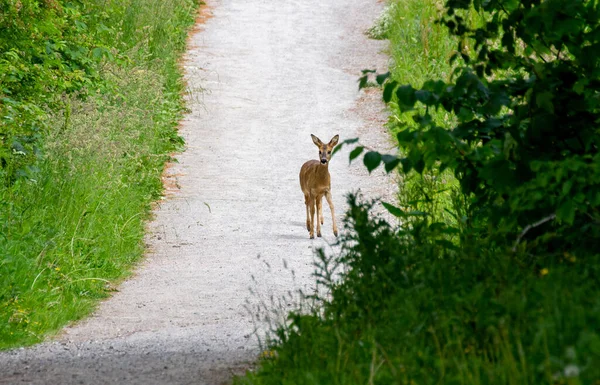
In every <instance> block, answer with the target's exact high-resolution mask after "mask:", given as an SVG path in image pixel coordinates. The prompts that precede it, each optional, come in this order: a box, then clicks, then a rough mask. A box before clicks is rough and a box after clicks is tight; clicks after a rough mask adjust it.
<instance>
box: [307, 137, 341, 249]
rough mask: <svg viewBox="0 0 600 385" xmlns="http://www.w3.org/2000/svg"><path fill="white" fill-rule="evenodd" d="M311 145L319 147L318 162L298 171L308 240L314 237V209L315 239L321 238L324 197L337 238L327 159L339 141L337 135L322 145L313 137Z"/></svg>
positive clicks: (309, 162) (313, 161)
mask: <svg viewBox="0 0 600 385" xmlns="http://www.w3.org/2000/svg"><path fill="white" fill-rule="evenodd" d="M310 136H311V137H312V140H313V143H314V144H315V145H316V146H317V147H319V160H309V161H308V162H305V163H304V164H303V165H302V168H301V169H300V188H302V192H303V193H304V203H305V204H306V229H307V230H308V233H309V234H310V239H313V238H314V237H315V233H314V227H315V226H314V223H315V207H316V209H317V213H316V214H317V215H316V218H317V237H320V236H321V225H322V224H323V210H322V203H323V202H322V199H323V196H325V199H327V203H328V204H329V208H330V209H331V218H332V220H333V234H334V235H335V236H336V237H337V235H338V230H337V225H336V224H335V212H334V210H333V202H332V201H331V177H330V176H329V159H331V151H332V150H333V148H334V147H335V145H336V144H337V142H338V140H339V138H340V137H339V135H336V136H334V137H333V138H331V140H330V141H329V143H327V144H324V143H323V142H321V140H320V139H319V138H317V137H316V136H314V135H312V134H311V135H310Z"/></svg>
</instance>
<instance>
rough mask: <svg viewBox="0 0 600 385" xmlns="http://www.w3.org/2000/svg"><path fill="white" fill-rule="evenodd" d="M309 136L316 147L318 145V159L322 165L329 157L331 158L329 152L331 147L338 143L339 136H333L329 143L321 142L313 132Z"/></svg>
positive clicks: (331, 149)
mask: <svg viewBox="0 0 600 385" xmlns="http://www.w3.org/2000/svg"><path fill="white" fill-rule="evenodd" d="M310 136H311V138H312V140H313V143H314V144H315V145H316V146H317V147H319V161H320V162H321V164H323V165H324V164H327V163H329V159H331V152H332V151H333V148H334V147H335V145H336V144H337V143H338V140H339V139H340V136H339V135H336V136H334V137H333V138H331V140H330V141H329V143H323V142H321V139H319V138H317V137H316V136H314V135H313V134H310Z"/></svg>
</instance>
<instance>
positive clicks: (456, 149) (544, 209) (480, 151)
mask: <svg viewBox="0 0 600 385" xmlns="http://www.w3.org/2000/svg"><path fill="white" fill-rule="evenodd" d="M470 6H473V7H474V9H475V10H476V11H477V12H480V13H482V14H483V16H482V19H483V20H486V21H485V22H484V23H483V25H482V26H479V27H472V26H471V25H470V24H469V21H468V19H466V18H465V17H464V16H463V14H465V13H466V12H468V9H469V7H470ZM599 16H600V7H599V6H598V5H597V4H596V3H594V2H587V1H575V2H568V4H566V3H565V2H564V1H545V2H541V3H540V2H536V1H519V2H510V3H509V4H505V3H504V2H495V1H491V2H483V3H481V2H479V1H474V2H471V1H449V2H448V11H447V13H446V15H445V16H444V18H443V20H442V22H443V23H444V24H445V25H446V26H448V27H449V29H450V30H451V31H452V33H454V34H455V35H456V36H458V37H459V39H460V40H459V43H458V49H457V52H456V53H455V54H454V55H453V57H452V59H456V58H458V57H461V58H462V59H463V60H464V62H465V63H466V64H465V65H461V66H459V67H458V68H457V69H456V70H455V75H456V76H455V79H454V81H451V82H446V81H444V80H430V81H427V82H426V83H425V84H423V87H422V88H421V89H415V88H413V87H412V86H410V85H403V86H398V83H397V82H396V81H394V80H391V81H389V82H387V83H386V85H385V90H384V98H385V99H386V100H387V101H389V100H391V98H392V95H395V98H396V100H397V103H398V108H399V109H400V110H402V111H411V110H413V109H414V108H415V106H416V105H417V104H421V105H423V106H424V107H425V109H424V111H423V110H420V111H419V112H417V113H414V114H413V119H414V120H415V122H417V123H418V125H419V126H418V128H416V129H414V128H406V129H404V130H402V131H400V132H398V134H397V138H398V143H399V146H401V147H402V148H403V149H404V152H405V153H406V154H407V156H406V157H405V158H403V159H402V160H401V161H400V163H401V164H402V167H403V171H404V172H408V171H409V170H411V169H414V170H416V171H417V172H418V173H423V172H424V171H426V170H429V169H439V170H444V169H450V170H452V171H453V172H454V175H455V177H456V178H457V180H458V181H459V182H460V186H461V191H462V193H463V194H464V195H465V196H466V197H468V198H469V205H468V223H469V225H470V226H471V227H472V228H473V229H474V231H477V233H478V234H479V235H480V236H481V235H483V236H489V237H490V238H491V240H493V242H496V243H497V244H499V245H504V246H507V247H513V248H516V247H521V248H525V249H527V250H528V251H529V252H530V253H531V254H532V255H538V254H544V255H546V256H554V257H557V258H561V257H562V255H563V254H564V253H565V252H569V253H574V254H577V255H579V256H581V257H584V256H586V255H589V254H595V253H596V252H597V250H598V249H599V246H600V244H599V243H598V242H599V240H600V226H599V225H598V223H600V221H599V220H600V216H599V215H600V211H599V208H600V184H599V180H600V179H599V178H600V174H599V171H600V168H599V167H598V164H599V163H598V161H599V160H600V158H598V156H599V155H598V146H599V144H600V129H599V128H598V124H599V123H598V122H600V115H599V114H600V109H599V103H600V99H599V98H598V92H599V88H600V87H599V85H600V83H599V80H600V79H599V75H600V54H599V53H598V52H600V51H597V50H594V49H593V48H592V47H597V46H598V44H600V33H599V31H600V22H599V21H598V20H600V18H599ZM380 79H383V77H381V78H380ZM433 110H445V111H448V112H452V113H454V114H455V115H456V118H457V120H458V122H457V124H456V125H455V126H454V127H452V128H451V129H448V128H447V127H443V126H440V125H438V124H436V123H435V122H434V120H433V119H432V117H431V114H430V111H433Z"/></svg>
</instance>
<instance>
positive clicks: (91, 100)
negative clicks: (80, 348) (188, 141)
mask: <svg viewBox="0 0 600 385" xmlns="http://www.w3.org/2000/svg"><path fill="white" fill-rule="evenodd" d="M197 6H198V4H197V2H195V1H193V0H168V1H162V0H161V1H159V0H129V1H124V2H119V3H118V4H115V3H110V4H106V3H105V2H87V3H86V4H85V6H84V8H83V9H82V10H81V20H80V21H81V22H85V23H86V28H88V29H89V31H90V33H94V34H96V38H97V39H98V40H101V41H102V42H103V44H104V46H105V47H107V51H108V52H109V53H110V55H108V54H107V57H106V59H105V60H103V61H102V62H101V64H100V68H99V72H98V74H99V80H98V81H97V82H93V83H91V84H89V85H88V86H87V87H86V89H85V91H86V92H85V94H86V96H85V97H84V98H81V97H77V96H74V95H73V96H68V95H64V96H63V97H62V104H63V105H64V106H66V108H65V109H63V110H56V109H55V110H53V111H49V112H48V118H47V121H48V122H49V123H48V126H47V129H46V130H45V134H44V136H43V138H42V139H41V145H40V148H41V153H42V154H43V155H42V156H40V158H41V159H40V160H39V161H38V162H37V163H36V164H35V167H29V168H28V172H29V175H28V176H27V177H23V178H19V179H17V180H16V181H15V182H14V183H11V184H6V185H3V186H2V187H0V200H1V201H2V202H3V204H2V206H1V208H2V210H1V211H0V222H1V223H2V225H0V226H1V228H2V231H1V233H2V236H0V348H4V349H5V348H10V347H14V346H21V345H28V344H32V343H35V342H39V341H41V340H42V339H43V338H44V337H45V336H46V335H47V334H49V333H52V332H54V331H56V330H58V329H59V328H60V327H62V326H64V325H65V324H66V323H67V322H69V321H72V320H76V319H79V318H81V317H83V316H85V315H86V314H88V313H89V312H90V310H91V309H93V307H94V306H95V305H96V304H97V302H98V300H99V299H100V298H104V297H106V296H107V295H108V294H109V293H110V291H111V288H112V287H113V286H112V285H113V283H114V282H115V281H118V280H119V279H122V278H123V277H125V276H126V275H127V274H128V272H129V270H130V268H131V266H132V263H133V262H135V261H136V260H137V259H139V258H140V256H141V255H142V253H143V251H144V245H143V235H144V223H145V220H146V219H148V215H149V212H150V211H149V209H150V204H151V202H152V201H154V200H156V199H157V198H158V197H159V196H160V194H161V190H162V185H161V180H160V175H161V173H162V170H163V167H164V163H165V161H166V160H167V159H168V158H169V153H170V152H172V151H174V150H175V149H177V148H178V146H179V145H180V144H181V139H180V138H179V137H178V135H177V131H176V126H177V122H178V120H179V119H180V117H181V114H182V111H183V108H184V106H183V102H182V98H181V95H182V91H183V85H182V82H181V73H180V70H179V68H178V66H177V60H178V58H179V56H180V54H181V53H182V51H183V50H184V48H185V40H186V37H187V31H188V28H189V27H190V26H191V25H192V24H193V22H194V16H195V11H196V8H197Z"/></svg>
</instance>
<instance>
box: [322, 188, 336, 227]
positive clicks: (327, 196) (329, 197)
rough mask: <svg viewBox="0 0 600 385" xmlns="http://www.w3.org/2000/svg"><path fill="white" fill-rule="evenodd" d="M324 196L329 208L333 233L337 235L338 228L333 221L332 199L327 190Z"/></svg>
mask: <svg viewBox="0 0 600 385" xmlns="http://www.w3.org/2000/svg"><path fill="white" fill-rule="evenodd" d="M325 198H326V199H327V203H328V204H329V208H330V209H331V221H332V222H333V234H334V235H335V236H336V237H337V236H338V228H337V224H336V223H335V210H334V209H333V201H332V200H331V193H330V192H327V194H326V195H325Z"/></svg>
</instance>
